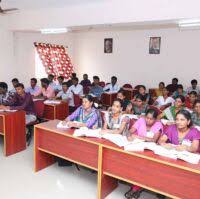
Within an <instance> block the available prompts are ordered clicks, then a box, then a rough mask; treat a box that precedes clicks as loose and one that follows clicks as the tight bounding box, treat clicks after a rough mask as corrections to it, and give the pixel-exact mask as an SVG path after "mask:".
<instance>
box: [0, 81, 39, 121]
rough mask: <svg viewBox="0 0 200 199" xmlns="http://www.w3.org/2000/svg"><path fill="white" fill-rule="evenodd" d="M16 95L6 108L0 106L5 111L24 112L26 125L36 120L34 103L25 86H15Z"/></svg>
mask: <svg viewBox="0 0 200 199" xmlns="http://www.w3.org/2000/svg"><path fill="white" fill-rule="evenodd" d="M15 89H16V93H15V95H14V96H13V98H12V99H11V100H10V101H8V102H7V103H6V106H3V105H2V106H0V109H4V110H24V111H25V112H26V124H29V123H31V122H34V121H35V120H36V115H35V110H34V103H33V99H32V96H31V94H30V93H26V92H25V90H24V85H23V84H21V83H19V84H17V85H15Z"/></svg>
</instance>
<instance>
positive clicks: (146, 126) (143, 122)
mask: <svg viewBox="0 0 200 199" xmlns="http://www.w3.org/2000/svg"><path fill="white" fill-rule="evenodd" d="M157 117H158V113H157V111H156V110H154V109H148V110H147V112H146V114H145V117H144V118H143V117H142V118H140V119H138V120H137V121H136V122H135V124H134V125H133V126H132V127H131V129H130V130H129V133H130V135H129V136H128V137H127V138H128V140H129V141H133V140H134V139H135V138H139V139H142V140H144V141H146V142H155V143H156V142H157V141H158V139H159V137H160V134H161V133H162V132H163V126H162V124H161V122H160V121H157ZM141 191H142V188H141V187H139V186H136V185H133V186H132V187H131V189H130V190H129V191H128V192H126V193H125V197H126V198H139V197H140V193H141Z"/></svg>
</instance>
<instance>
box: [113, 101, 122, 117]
mask: <svg viewBox="0 0 200 199" xmlns="http://www.w3.org/2000/svg"><path fill="white" fill-rule="evenodd" d="M122 109H123V101H122V100H121V99H115V100H114V101H113V103H112V107H111V111H112V113H113V114H120V113H121V112H122Z"/></svg>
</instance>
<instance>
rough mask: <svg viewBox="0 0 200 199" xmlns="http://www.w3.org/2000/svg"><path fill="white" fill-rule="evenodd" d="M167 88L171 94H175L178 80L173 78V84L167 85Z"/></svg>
mask: <svg viewBox="0 0 200 199" xmlns="http://www.w3.org/2000/svg"><path fill="white" fill-rule="evenodd" d="M166 88H167V90H168V91H169V93H170V94H173V93H174V92H175V91H176V90H177V88H178V79H177V78H173V79H172V83H171V84H169V85H167V87H166Z"/></svg>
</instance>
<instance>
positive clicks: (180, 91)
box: [173, 84, 187, 98]
mask: <svg viewBox="0 0 200 199" xmlns="http://www.w3.org/2000/svg"><path fill="white" fill-rule="evenodd" d="M178 95H182V96H184V97H186V96H187V93H186V92H185V91H184V90H183V85H182V84H179V85H178V86H177V90H176V91H175V92H174V93H173V97H174V98H176V97H177V96H178Z"/></svg>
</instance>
